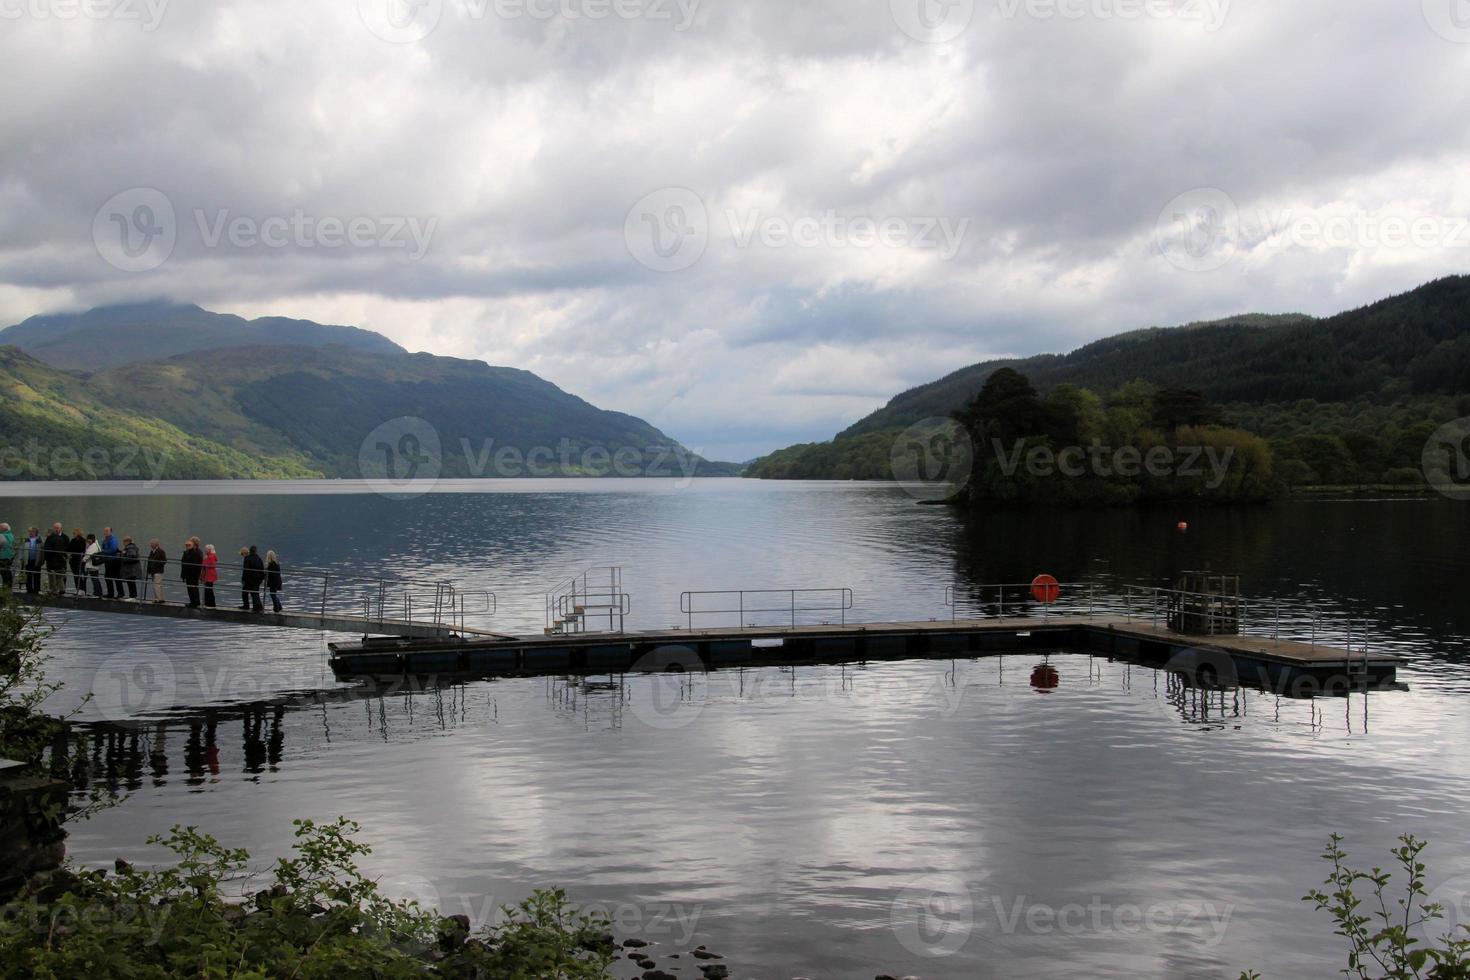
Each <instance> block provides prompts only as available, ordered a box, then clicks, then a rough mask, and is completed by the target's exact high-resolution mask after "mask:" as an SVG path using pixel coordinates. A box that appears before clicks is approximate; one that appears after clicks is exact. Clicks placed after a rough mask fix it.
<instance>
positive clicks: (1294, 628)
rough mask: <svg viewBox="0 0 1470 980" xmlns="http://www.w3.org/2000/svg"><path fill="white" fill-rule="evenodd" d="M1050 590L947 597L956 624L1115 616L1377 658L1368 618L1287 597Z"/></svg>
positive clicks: (1363, 660) (980, 590) (1358, 668)
mask: <svg viewBox="0 0 1470 980" xmlns="http://www.w3.org/2000/svg"><path fill="white" fill-rule="evenodd" d="M1053 588H1054V589H1055V593H1054V597H1053V601H1050V602H1044V601H1042V599H1043V598H1046V597H1049V596H1048V594H1047V592H1046V591H1041V593H1040V595H1038V594H1037V592H1035V591H1033V590H1034V589H1035V586H1034V584H1033V583H1030V582H1026V583H1016V584H1001V585H973V586H953V585H951V586H949V587H948V588H946V589H945V593H944V602H945V605H946V606H947V607H948V608H949V610H950V619H951V621H952V622H958V621H960V620H961V619H965V618H974V619H987V618H996V619H1004V618H1017V619H1025V618H1039V619H1040V620H1042V621H1043V622H1045V621H1047V620H1049V619H1053V618H1058V617H1063V616H1066V617H1071V618H1078V617H1084V618H1107V619H1112V620H1121V621H1123V622H1127V623H1134V622H1147V623H1149V624H1150V625H1151V626H1153V627H1156V628H1158V629H1168V630H1171V631H1173V632H1176V633H1181V634H1183V635H1188V636H1207V637H1208V636H1250V637H1255V638H1258V639H1269V640H1271V641H1272V642H1275V643H1305V644H1307V645H1309V646H1313V647H1315V646H1318V645H1322V646H1330V647H1335V648H1338V649H1342V650H1345V651H1347V652H1348V653H1349V656H1350V659H1349V666H1350V667H1352V668H1353V670H1354V671H1355V672H1361V673H1366V672H1367V670H1368V658H1369V656H1370V640H1369V630H1368V621H1367V620H1366V619H1363V618H1359V617H1354V616H1351V615H1348V616H1340V615H1334V614H1332V613H1329V612H1326V611H1324V610H1323V609H1322V608H1321V607H1320V606H1318V605H1315V604H1313V603H1310V602H1300V601H1291V600H1287V599H1279V598H1249V597H1246V596H1237V595H1218V594H1213V593H1201V592H1184V591H1180V590H1178V589H1163V588H1156V587H1153V586H1138V585H1123V586H1121V587H1120V586H1112V587H1108V586H1105V585H1099V584H1097V583H1092V582H1086V583H1076V582H1072V583H1067V582H1063V583H1060V584H1059V585H1057V586H1055V587H1053Z"/></svg>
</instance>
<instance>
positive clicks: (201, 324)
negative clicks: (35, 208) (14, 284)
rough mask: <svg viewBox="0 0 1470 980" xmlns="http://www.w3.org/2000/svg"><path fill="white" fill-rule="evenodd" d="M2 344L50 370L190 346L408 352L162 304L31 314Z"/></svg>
mask: <svg viewBox="0 0 1470 980" xmlns="http://www.w3.org/2000/svg"><path fill="white" fill-rule="evenodd" d="M0 344H9V345H11V346H14V347H19V348H20V349H21V350H23V351H25V352H26V353H28V354H31V355H33V356H35V357H36V358H37V359H39V360H42V361H45V362H46V363H47V364H50V365H51V366H52V367H58V368H64V369H67V370H73V371H98V370H102V369H104V368H112V367H118V366H120V365H123V364H134V363H137V362H139V361H154V360H158V359H160V358H165V357H171V356H173V355H175V354H184V353H188V352H190V351H201V350H216V349H219V348H223V347H251V346H258V345H262V344H291V345H293V346H297V347H324V346H327V345H328V344H337V345H341V346H343V347H351V348H354V349H356V350H364V351H370V352H374V353H379V354H402V353H404V350H403V348H402V347H399V346H398V345H397V344H395V343H393V341H391V340H389V339H388V338H387V337H384V336H382V335H381V334H376V333H373V332H372V331H371V330H363V329H361V328H358V327H337V326H327V325H324V324H320V323H313V322H312V321H310V320H292V319H288V318H286V317H279V316H267V317H260V318H259V319H255V320H246V319H244V318H243V317H238V316H234V315H232V314H228V313H211V312H210V311H208V310H204V309H200V308H199V307H198V306H194V305H192V304H177V303H164V302H154V303H130V304H126V305H119V306H102V307H98V308H96V309H93V310H88V311H87V312H85V313H58V314H52V315H48V316H33V317H30V318H29V319H27V320H25V321H23V322H21V323H17V324H16V325H15V326H13V327H9V328H7V329H6V330H4V331H0Z"/></svg>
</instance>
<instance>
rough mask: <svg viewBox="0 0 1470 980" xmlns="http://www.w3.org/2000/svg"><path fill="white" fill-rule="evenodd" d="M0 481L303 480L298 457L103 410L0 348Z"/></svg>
mask: <svg viewBox="0 0 1470 980" xmlns="http://www.w3.org/2000/svg"><path fill="white" fill-rule="evenodd" d="M0 388H3V397H0V478H3V479H11V480H15V479H21V480H99V479H104V480H105V479H118V480H145V481H147V480H159V479H186V480H188V479H198V480H205V479H223V478H239V479H303V478H309V477H319V476H321V475H322V473H321V472H320V471H319V470H317V469H314V468H313V467H312V466H311V465H310V464H309V463H308V462H307V461H306V460H305V459H304V457H302V456H300V455H299V454H290V453H280V454H277V453H258V452H242V451H240V450H239V449H236V448H233V447H230V446H226V445H222V444H220V443H218V442H215V441H213V440H211V439H209V438H207V437H204V436H200V435H195V434H191V433H188V432H185V431H183V430H181V429H179V428H178V427H176V426H174V425H171V424H169V423H167V422H164V421H162V420H160V419H156V418H148V417H146V416H142V415H137V414H134V413H132V412H128V411H126V410H121V409H117V408H114V407H111V406H108V405H105V404H103V403H102V402H100V401H99V400H98V399H97V398H95V397H94V396H93V395H92V393H91V392H90V391H89V390H88V388H87V386H86V384H85V383H84V382H83V380H82V379H80V378H78V377H76V376H75V375H71V374H67V373H65V372H61V371H57V370H56V369H55V368H52V367H49V366H47V365H45V364H42V363H41V362H40V361H37V360H36V359H35V358H32V357H31V356H29V355H28V354H25V353H24V352H22V351H19V350H16V349H15V348H13V347H0Z"/></svg>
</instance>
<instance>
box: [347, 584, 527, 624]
mask: <svg viewBox="0 0 1470 980" xmlns="http://www.w3.org/2000/svg"><path fill="white" fill-rule="evenodd" d="M498 605H499V600H498V597H497V596H496V595H495V593H494V592H485V591H480V590H476V591H468V592H466V591H461V590H460V589H458V588H456V587H455V586H454V585H453V584H451V583H448V582H446V583H443V584H441V585H440V586H439V587H438V588H436V589H435V590H434V591H433V592H432V593H429V592H395V593H392V594H389V593H387V592H386V590H385V589H384V588H383V587H382V586H380V587H379V590H378V592H377V593H376V594H375V593H373V592H371V591H369V592H367V593H365V594H364V595H363V618H364V619H367V620H370V621H371V622H376V623H385V622H389V621H392V620H397V621H400V622H408V623H413V622H419V621H421V620H420V619H419V618H418V617H425V618H424V619H423V620H422V621H424V622H430V623H433V624H434V625H436V626H447V627H449V628H452V629H458V630H460V631H461V632H463V631H464V629H465V628H466V626H467V625H468V617H470V616H484V617H486V618H487V619H488V618H489V617H491V616H494V615H495V612H496V609H497V607H498Z"/></svg>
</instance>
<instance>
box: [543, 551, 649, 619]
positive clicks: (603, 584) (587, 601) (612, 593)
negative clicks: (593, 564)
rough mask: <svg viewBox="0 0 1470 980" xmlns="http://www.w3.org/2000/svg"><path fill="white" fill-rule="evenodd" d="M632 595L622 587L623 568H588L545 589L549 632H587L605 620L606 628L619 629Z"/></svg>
mask: <svg viewBox="0 0 1470 980" xmlns="http://www.w3.org/2000/svg"><path fill="white" fill-rule="evenodd" d="M632 611H633V598H632V596H630V595H629V594H628V593H627V592H625V591H624V590H623V569H622V568H621V567H620V566H617V565H609V566H604V567H599V568H591V569H588V570H587V571H585V572H581V573H579V574H577V575H573V576H572V577H571V578H569V579H567V580H566V581H565V582H562V583H561V584H560V585H558V586H556V588H554V589H552V590H551V591H550V592H548V593H546V629H545V632H546V633H547V634H548V635H560V634H572V633H587V632H591V631H592V627H593V626H599V627H600V626H601V625H602V621H603V620H604V619H606V620H607V632H609V633H621V632H623V627H624V624H625V623H626V621H627V617H628V614H629V613H631V612H632Z"/></svg>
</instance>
